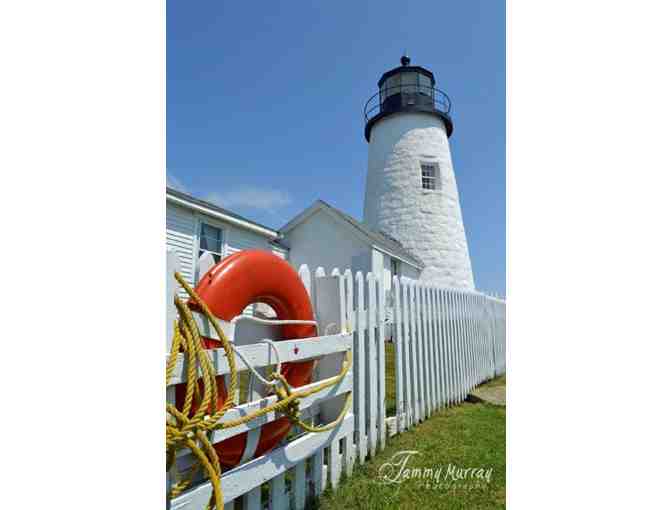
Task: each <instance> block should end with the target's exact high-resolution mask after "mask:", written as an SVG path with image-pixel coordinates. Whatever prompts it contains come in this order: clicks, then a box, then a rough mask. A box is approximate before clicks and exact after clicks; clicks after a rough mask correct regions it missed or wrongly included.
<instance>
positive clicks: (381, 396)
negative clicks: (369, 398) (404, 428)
mask: <svg viewBox="0 0 672 510" xmlns="http://www.w3.org/2000/svg"><path fill="white" fill-rule="evenodd" d="M376 289H377V296H378V300H377V301H378V304H377V306H376V310H377V312H378V314H377V318H378V324H377V332H378V441H379V443H380V449H381V451H382V450H384V449H385V441H386V436H387V431H386V430H385V425H386V423H385V418H386V415H387V405H386V401H385V396H386V391H385V386H386V381H385V332H386V331H385V330H386V326H385V316H386V309H385V285H383V280H382V278H380V277H378V278H376Z"/></svg>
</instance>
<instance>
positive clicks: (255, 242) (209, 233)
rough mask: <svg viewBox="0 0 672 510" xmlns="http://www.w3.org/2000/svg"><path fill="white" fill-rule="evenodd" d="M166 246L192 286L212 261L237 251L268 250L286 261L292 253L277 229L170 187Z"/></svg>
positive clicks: (168, 189) (167, 198) (168, 192)
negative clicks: (174, 254)
mask: <svg viewBox="0 0 672 510" xmlns="http://www.w3.org/2000/svg"><path fill="white" fill-rule="evenodd" d="M166 244H167V248H168V249H169V250H173V251H175V252H176V253H177V256H178V259H179V262H180V270H181V273H182V275H183V276H184V277H185V279H186V280H187V281H188V282H189V284H190V285H192V286H194V285H195V284H196V283H197V282H198V280H199V277H200V275H201V274H203V273H204V272H205V271H206V270H207V269H208V267H210V265H211V264H212V263H213V261H214V262H218V261H219V260H221V259H222V258H223V257H226V256H227V255H231V254H232V253H235V252H237V251H240V250H245V249H261V250H269V251H272V252H273V253H275V254H276V255H278V256H279V257H281V258H283V259H287V258H288V251H289V250H288V249H287V248H286V247H285V246H283V244H282V242H281V241H280V235H279V233H278V232H277V231H276V230H274V229H272V228H269V227H266V226H264V225H261V224H259V223H256V222H254V221H252V220H249V219H247V218H244V217H242V216H240V215H239V214H235V213H233V212H231V211H228V210H226V209H223V208H221V207H219V206H217V205H215V204H212V203H210V202H206V201H204V200H201V199H198V198H196V197H193V196H191V195H188V194H186V193H182V192H180V191H177V190H174V189H171V188H166ZM199 261H200V264H199Z"/></svg>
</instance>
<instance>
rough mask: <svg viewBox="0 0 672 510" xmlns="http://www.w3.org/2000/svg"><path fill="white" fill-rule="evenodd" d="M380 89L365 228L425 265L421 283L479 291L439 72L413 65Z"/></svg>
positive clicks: (368, 110)
mask: <svg viewBox="0 0 672 510" xmlns="http://www.w3.org/2000/svg"><path fill="white" fill-rule="evenodd" d="M410 62H411V59H410V58H408V57H407V56H403V57H402V58H401V66H400V67H396V68H395V69H392V70H390V71H388V72H386V73H385V74H383V76H382V77H381V78H380V80H379V81H378V88H379V92H378V93H377V94H375V95H374V96H373V97H372V98H371V99H370V100H369V102H368V103H367V104H366V107H365V118H366V129H365V132H364V133H365V137H366V140H367V142H369V168H368V174H367V179H366V197H365V201H364V223H366V224H367V225H368V226H370V227H371V228H373V229H375V230H378V231H381V232H383V233H384V234H387V235H388V236H390V237H393V238H394V239H396V240H397V241H399V242H400V243H401V244H402V245H403V246H404V247H405V248H406V249H407V250H408V251H410V252H411V253H412V254H413V255H415V256H416V257H417V258H419V259H420V260H422V262H423V263H424V264H425V269H424V270H423V271H422V274H421V276H420V278H421V279H422V280H428V281H431V282H432V283H436V284H439V285H447V286H451V287H458V288H464V289H473V288H474V277H473V274H472V272H471V261H470V259H469V249H468V247H467V238H466V235H465V232H464V225H463V223H462V211H461V209H460V199H459V196H458V193H457V183H456V182H455V174H454V172H453V163H452V160H451V157H450V146H449V144H448V139H449V138H450V135H451V134H452V132H453V123H452V121H451V118H450V115H449V114H450V100H449V99H448V96H446V94H444V93H443V92H441V91H440V90H438V89H437V88H436V87H435V80H434V75H433V74H432V72H431V71H429V70H427V69H425V68H423V67H420V66H411V65H409V64H410Z"/></svg>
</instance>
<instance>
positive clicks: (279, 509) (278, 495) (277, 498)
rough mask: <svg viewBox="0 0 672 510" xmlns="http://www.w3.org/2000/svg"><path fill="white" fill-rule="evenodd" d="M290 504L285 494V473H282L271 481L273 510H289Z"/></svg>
mask: <svg viewBox="0 0 672 510" xmlns="http://www.w3.org/2000/svg"><path fill="white" fill-rule="evenodd" d="M288 503H289V501H288V500H287V495H286V494H285V473H280V474H279V475H277V476H275V477H274V478H273V479H272V480H271V505H270V506H271V510H287V509H288V508H289V505H288Z"/></svg>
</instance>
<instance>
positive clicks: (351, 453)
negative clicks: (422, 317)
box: [343, 269, 356, 476]
mask: <svg viewBox="0 0 672 510" xmlns="http://www.w3.org/2000/svg"><path fill="white" fill-rule="evenodd" d="M343 280H344V282H345V297H346V303H345V322H346V323H345V328H346V333H352V332H353V331H354V287H353V279H352V271H350V269H346V270H345V272H344V273H343ZM352 351H353V352H352V354H353V368H352V371H353V373H354V370H355V364H354V351H355V346H354V343H353V347H352ZM354 391H355V387H354V386H353V394H352V402H353V404H354V402H355V394H354ZM351 412H353V413H354V410H351ZM354 434H355V433H354V432H349V433H348V434H347V436H346V438H345V451H344V454H345V471H346V474H347V476H350V475H352V472H353V468H354V465H355V455H356V452H355V441H354Z"/></svg>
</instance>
